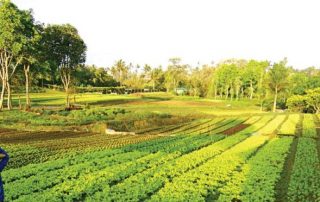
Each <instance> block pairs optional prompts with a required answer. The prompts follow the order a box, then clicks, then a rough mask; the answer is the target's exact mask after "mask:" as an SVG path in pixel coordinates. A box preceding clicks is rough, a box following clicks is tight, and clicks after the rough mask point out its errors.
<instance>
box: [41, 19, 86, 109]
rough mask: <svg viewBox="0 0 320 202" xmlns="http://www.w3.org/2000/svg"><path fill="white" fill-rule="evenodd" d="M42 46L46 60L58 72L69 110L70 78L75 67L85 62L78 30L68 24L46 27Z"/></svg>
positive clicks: (84, 49) (84, 48) (84, 51)
mask: <svg viewBox="0 0 320 202" xmlns="http://www.w3.org/2000/svg"><path fill="white" fill-rule="evenodd" d="M42 45H43V47H44V53H45V55H46V59H47V60H48V61H50V64H51V65H54V66H55V67H56V68H57V69H58V71H59V72H60V78H61V82H62V84H63V88H64V90H65V92H66V106H67V108H70V100H69V93H70V92H69V88H70V85H71V76H72V73H74V70H75V69H76V67H77V66H78V65H81V64H83V63H84V62H85V59H86V49H87V47H86V45H85V43H84V41H83V40H82V39H81V37H80V35H79V34H78V30H77V29H76V28H75V27H73V26H72V25H70V24H64V25H48V26H47V27H46V28H45V30H44V34H43V44H42Z"/></svg>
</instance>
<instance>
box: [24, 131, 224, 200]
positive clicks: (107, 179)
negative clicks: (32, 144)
mask: <svg viewBox="0 0 320 202" xmlns="http://www.w3.org/2000/svg"><path fill="white" fill-rule="evenodd" d="M215 137H216V141H218V140H219V139H221V137H222V136H220V137H219V136H215ZM210 138H212V137H210ZM205 142H208V140H206V141H205ZM199 144H201V142H200V141H198V142H194V143H192V144H188V146H187V147H186V148H187V149H186V151H189V150H190V147H191V146H190V145H194V146H193V147H194V148H196V149H198V148H199ZM181 150H183V149H181ZM160 153H161V154H162V158H160V157H157V159H158V160H156V159H155V160H154V161H152V162H146V163H145V164H142V163H141V162H140V163H138V162H139V160H135V161H133V162H134V163H135V166H137V167H136V169H138V170H136V169H134V168H135V167H134V166H133V165H131V164H132V161H129V162H128V161H127V162H126V163H124V164H120V165H119V166H114V167H112V168H111V167H108V165H105V163H102V165H103V166H104V167H103V168H102V167H100V166H97V164H99V163H100V162H101V160H99V161H98V162H95V165H91V167H90V169H92V170H89V171H87V169H86V170H85V171H86V172H83V169H84V167H82V168H81V169H79V168H78V165H76V166H77V167H76V169H75V171H74V172H70V171H69V170H65V172H66V173H64V174H63V175H62V176H64V177H66V175H67V177H68V176H70V175H71V176H74V173H75V172H76V173H78V174H77V175H79V176H75V177H73V178H72V177H71V179H68V180H67V181H65V182H61V183H59V184H55V186H54V187H51V188H50V190H47V191H44V192H43V193H42V194H41V195H43V197H47V199H49V198H51V197H53V195H54V198H63V200H67V201H69V200H74V199H76V200H80V199H81V197H82V195H83V193H84V192H85V193H86V192H87V191H88V192H92V191H93V189H94V190H97V191H98V190H99V189H101V188H102V187H103V186H106V185H107V184H108V183H112V182H114V181H117V180H121V179H123V178H126V177H127V176H129V175H132V174H134V173H137V172H141V171H142V170H144V169H147V168H149V167H157V166H159V164H161V163H162V162H166V161H168V160H170V159H172V158H176V157H177V156H180V155H181V153H180V152H174V153H171V154H168V153H163V152H160ZM128 155H129V153H128ZM150 155H152V154H150ZM117 157H118V155H117V156H116V157H115V158H117ZM118 158H121V157H120V156H119V157H118ZM154 164H155V165H154ZM125 165H127V166H128V167H126V168H125V167H124V166H125ZM105 166H107V167H105ZM125 169H128V170H125ZM124 170H125V172H124ZM80 171H81V174H80ZM114 171H116V173H118V174H115V172H114ZM120 171H122V172H120ZM48 175H49V176H50V177H51V178H52V177H53V178H54V177H58V176H53V173H52V172H51V173H49V174H48ZM119 176H120V177H119ZM41 177H42V176H41ZM69 178H70V177H69ZM88 178H89V179H88ZM55 179H56V178H55ZM98 182H101V184H100V186H99V184H98ZM88 183H95V184H94V186H93V184H88ZM34 191H35V190H34ZM66 193H67V194H66ZM33 195H37V194H32V193H31V194H29V196H25V197H22V199H23V200H26V199H27V198H29V197H30V196H32V197H36V196H33ZM43 197H41V198H39V200H43V199H44V198H43Z"/></svg>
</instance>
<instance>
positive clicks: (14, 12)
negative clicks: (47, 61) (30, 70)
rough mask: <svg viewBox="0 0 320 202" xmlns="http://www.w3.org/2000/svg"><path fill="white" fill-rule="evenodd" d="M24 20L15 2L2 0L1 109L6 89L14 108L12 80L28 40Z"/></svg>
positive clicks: (0, 18)
mask: <svg viewBox="0 0 320 202" xmlns="http://www.w3.org/2000/svg"><path fill="white" fill-rule="evenodd" d="M22 21H23V15H22V12H21V11H20V10H19V9H18V8H17V7H16V6H15V5H14V4H12V3H11V2H10V1H8V0H0V27H1V28H0V67H1V70H0V79H1V81H2V89H1V94H0V110H1V109H3V102H4V95H5V91H6V90H7V94H8V100H7V107H8V109H11V108H12V104H11V96H12V95H11V84H10V80H11V78H12V76H13V75H14V73H15V71H16V68H17V66H18V65H19V63H20V62H21V59H22V58H21V57H19V53H20V52H21V49H22V47H23V46H24V44H25V43H26V41H27V39H26V36H25V35H24V26H23V23H22Z"/></svg>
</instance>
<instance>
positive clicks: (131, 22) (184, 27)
mask: <svg viewBox="0 0 320 202" xmlns="http://www.w3.org/2000/svg"><path fill="white" fill-rule="evenodd" d="M12 2H13V3H15V4H16V5H17V6H18V7H19V8H20V9H32V10H33V12H34V16H35V20H36V21H40V22H42V23H45V24H66V23H70V24H72V25H74V26H75V27H76V28H77V29H78V31H79V33H80V35H81V37H82V38H83V39H84V41H85V43H86V44H87V47H88V51H87V61H86V64H89V65H91V64H92V65H95V66H98V67H110V66H112V65H113V64H114V62H115V61H117V60H119V59H123V60H124V61H126V63H132V64H134V65H136V64H139V65H141V66H143V65H144V64H149V65H151V66H152V67H158V66H160V65H161V66H162V67H163V68H165V67H166V66H167V64H168V60H169V58H172V57H179V58H181V59H182V63H186V64H190V65H191V66H197V65H198V64H200V66H201V65H203V64H211V63H212V62H214V63H215V64H217V63H219V62H220V61H222V60H224V59H229V58H236V59H246V60H250V59H256V60H268V61H272V62H277V61H279V60H282V59H283V58H284V57H287V59H288V65H289V66H292V67H293V68H294V69H306V68H308V67H311V66H314V67H316V68H319V66H320V57H318V55H317V48H318V47H320V39H319V38H318V36H319V35H320V31H319V29H317V27H316V26H315V25H316V23H317V19H319V18H320V14H319V13H317V6H316V5H317V2H316V1H314V0H308V1H304V3H302V2H299V1H288V0H286V1H281V2H278V1H275V0H273V1H261V2H259V3H258V2H255V1H252V0H245V1H242V2H237V1H235V0H228V1H223V2H222V1H219V2H218V1H215V2H211V1H207V0H204V1H201V2H200V3H199V1H194V0H192V1H191V0H190V1H183V2H182V1H174V2H171V1H153V2H150V1H146V0H138V1H135V2H131V1H128V0H121V1H114V0H112V1H108V2H99V1H93V3H92V1H91V3H86V2H85V1H82V2H79V1H77V2H75V1H67V2H65V1H62V0H56V1H52V0H47V1H40V0H29V1H23V0H13V1H12ZM61 5H63V7H61ZM123 5H126V6H123ZM230 5H231V6H230ZM75 7H76V8H75ZM57 10H59V12H58V14H57ZM70 10H71V11H70ZM84 13H85V14H86V15H84ZM119 13H120V15H119ZM191 14H192V15H191ZM115 16H116V17H115ZM93 22H94V23H93ZM306 53H308V54H306Z"/></svg>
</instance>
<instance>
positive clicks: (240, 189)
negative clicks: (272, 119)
mask: <svg viewBox="0 0 320 202" xmlns="http://www.w3.org/2000/svg"><path fill="white" fill-rule="evenodd" d="M292 141H293V138H291V137H288V138H275V139H272V140H270V142H269V143H268V144H267V145H266V146H264V147H263V148H262V149H261V150H260V151H259V152H258V153H257V154H256V155H255V156H253V157H252V158H251V159H250V160H249V161H248V162H247V163H246V164H245V165H244V166H243V167H242V168H241V170H239V172H237V173H236V174H234V175H233V176H232V178H231V180H230V181H229V182H228V183H227V184H226V186H224V187H222V188H220V189H219V199H218V201H232V200H235V199H236V200H241V201H275V189H274V187H275V185H276V183H277V181H278V180H279V179H280V174H281V171H282V169H283V166H284V163H285V158H286V156H287V154H288V153H289V149H290V145H291V144H292Z"/></svg>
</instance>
